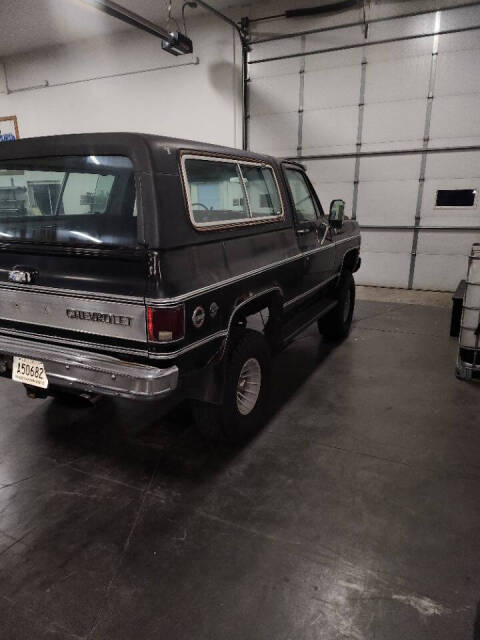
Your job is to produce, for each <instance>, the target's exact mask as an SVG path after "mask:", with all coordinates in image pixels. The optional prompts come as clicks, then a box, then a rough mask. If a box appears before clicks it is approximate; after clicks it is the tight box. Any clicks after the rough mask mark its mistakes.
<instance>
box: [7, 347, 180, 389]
mask: <svg viewBox="0 0 480 640" xmlns="http://www.w3.org/2000/svg"><path fill="white" fill-rule="evenodd" d="M10 356H24V357H26V358H32V359H34V360H40V361H41V362H43V364H44V366H45V371H46V373H47V378H48V381H49V385H54V386H58V387H64V388H66V389H71V390H72V391H73V390H75V391H82V392H87V393H95V394H103V395H111V396H120V397H123V398H138V399H149V398H152V399H153V398H161V397H166V396H167V395H169V394H170V393H172V392H173V391H175V389H176V388H177V386H178V368H177V367H175V366H173V367H168V368H167V369H159V368H158V367H152V366H150V365H143V364H135V363H131V362H125V361H123V360H120V359H119V358H115V357H113V356H107V355H103V354H99V353H93V352H87V351H77V350H74V349H69V348H67V347H61V346H55V345H47V344H38V343H34V342H31V341H30V340H22V339H20V338H11V337H6V336H0V362H1V361H2V360H3V361H4V362H5V361H6V360H7V359H9V358H10Z"/></svg>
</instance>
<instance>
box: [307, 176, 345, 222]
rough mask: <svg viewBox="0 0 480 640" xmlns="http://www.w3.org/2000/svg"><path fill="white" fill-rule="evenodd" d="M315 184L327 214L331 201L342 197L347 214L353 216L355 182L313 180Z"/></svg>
mask: <svg viewBox="0 0 480 640" xmlns="http://www.w3.org/2000/svg"><path fill="white" fill-rule="evenodd" d="M310 177H311V176H310ZM312 182H313V181H312ZM313 186H314V187H315V191H316V192H317V194H318V197H319V198H320V202H321V203H322V207H323V210H324V211H325V213H326V214H327V215H328V212H329V210H330V203H331V201H332V200H337V199H339V198H340V199H342V200H345V215H346V216H348V217H351V216H352V200H353V184H352V183H351V182H323V183H321V182H313Z"/></svg>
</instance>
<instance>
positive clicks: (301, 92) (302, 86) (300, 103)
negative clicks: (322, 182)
mask: <svg viewBox="0 0 480 640" xmlns="http://www.w3.org/2000/svg"><path fill="white" fill-rule="evenodd" d="M305 40H306V39H305V36H302V37H301V38H300V50H301V51H303V53H305ZM299 74H300V82H299V88H298V134H297V136H298V137H297V156H301V155H302V144H303V106H304V102H305V97H304V94H305V56H303V57H302V58H300V70H299Z"/></svg>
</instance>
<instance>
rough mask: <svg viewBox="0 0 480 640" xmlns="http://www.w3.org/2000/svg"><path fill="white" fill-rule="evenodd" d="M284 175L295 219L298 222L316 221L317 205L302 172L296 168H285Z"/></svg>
mask: <svg viewBox="0 0 480 640" xmlns="http://www.w3.org/2000/svg"><path fill="white" fill-rule="evenodd" d="M285 175H286V176H287V181H288V186H289V187H290V193H291V194H292V200H293V207H294V209H295V213H296V215H297V220H298V221H299V222H314V221H316V220H317V218H318V211H317V207H316V204H315V201H314V200H313V197H312V195H311V193H310V189H309V188H308V185H307V183H306V181H305V178H304V177H303V175H302V173H301V172H300V171H297V170H296V169H286V170H285Z"/></svg>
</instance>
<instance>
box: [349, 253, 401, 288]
mask: <svg viewBox="0 0 480 640" xmlns="http://www.w3.org/2000/svg"><path fill="white" fill-rule="evenodd" d="M361 255H362V267H361V269H360V271H358V273H356V274H355V280H356V281H357V284H365V285H373V286H380V287H400V288H406V287H407V286H408V273H409V268H410V254H409V253H408V254H407V253H378V252H371V251H364V250H362V254H361Z"/></svg>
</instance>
